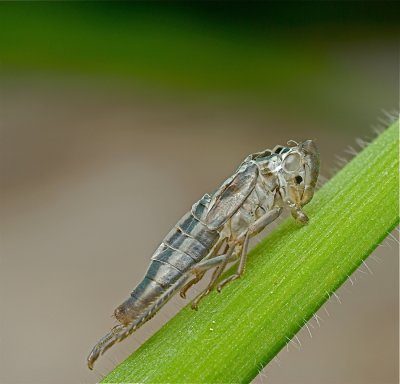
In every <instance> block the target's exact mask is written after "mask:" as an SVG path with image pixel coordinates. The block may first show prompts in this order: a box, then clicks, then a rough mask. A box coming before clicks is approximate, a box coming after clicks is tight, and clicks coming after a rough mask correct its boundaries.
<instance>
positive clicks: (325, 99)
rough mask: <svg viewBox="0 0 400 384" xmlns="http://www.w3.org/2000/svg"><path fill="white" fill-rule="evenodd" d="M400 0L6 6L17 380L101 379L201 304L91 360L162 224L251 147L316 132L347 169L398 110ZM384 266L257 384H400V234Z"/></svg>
mask: <svg viewBox="0 0 400 384" xmlns="http://www.w3.org/2000/svg"><path fill="white" fill-rule="evenodd" d="M397 8H398V7H397V4H396V3H394V2H393V3H392V2H384V3H375V2H368V3H364V2H354V3H342V2H328V3H326V2H317V3H313V2H306V3H296V2H286V3H251V4H250V5H249V4H242V3H202V4H200V3H190V4H183V3H151V4H145V3H135V4H128V3H117V4H112V3H78V4H77V3H75V4H66V3H57V4H49V3H32V4H11V3H1V4H0V132H1V133H0V134H1V136H0V145H1V148H0V151H1V152H0V155H1V163H0V166H1V179H0V182H1V184H0V185H1V190H0V193H1V200H0V214H1V216H0V217H1V222H0V230H1V243H0V252H1V253H0V255H1V259H0V263H1V269H0V281H1V283H0V292H1V295H0V299H1V330H0V340H1V346H0V352H1V355H0V382H1V383H10V384H11V383H71V382H87V383H94V382H96V381H99V380H100V379H101V377H102V376H103V375H104V374H106V373H107V372H108V371H109V370H111V369H112V368H114V366H115V365H116V364H117V363H118V362H121V361H122V360H123V359H124V358H125V357H127V356H128V355H129V353H131V352H132V351H133V350H134V349H135V348H137V347H138V346H139V345H140V343H142V342H143V341H144V340H146V339H147V338H148V337H149V336H150V335H151V334H152V333H153V332H154V331H155V330H157V329H158V328H159V327H160V325H161V324H162V323H163V322H165V321H166V320H167V319H168V317H170V316H171V315H172V313H174V312H175V311H176V310H178V309H179V307H181V306H182V305H183V304H184V303H185V302H184V301H183V300H181V299H178V298H175V299H173V301H172V302H171V303H170V304H169V305H168V307H167V308H165V309H164V310H163V311H162V312H161V313H159V314H158V316H157V317H156V318H154V319H153V320H152V321H151V322H150V323H148V324H146V326H144V327H143V328H142V329H140V330H139V331H138V332H137V333H136V334H134V335H133V336H132V337H130V339H128V340H127V341H125V342H124V343H121V344H120V345H118V346H117V347H115V348H113V349H112V350H110V351H109V352H108V353H107V354H105V355H104V357H103V358H101V359H100V360H99V362H98V365H97V366H96V368H95V372H94V373H93V372H89V371H88V370H87V368H86V366H85V358H86V356H87V354H88V352H89V351H90V349H91V347H92V346H93V344H94V343H95V342H96V341H97V340H98V338H99V337H101V336H102V335H103V334H104V333H105V332H106V331H107V330H108V329H109V328H110V327H111V326H112V325H113V324H114V323H113V319H112V318H111V314H112V312H113V309H114V308H115V307H116V306H117V305H118V304H119V303H120V302H121V301H122V300H124V299H125V298H126V297H127V295H129V292H130V291H131V289H132V288H133V287H134V285H135V284H137V283H138V282H139V280H140V278H141V277H142V275H143V273H144V272H145V269H146V266H147V263H148V261H149V258H150V256H151V254H152V252H153V251H154V250H155V248H156V247H157V245H158V243H159V242H160V241H161V240H162V238H163V236H164V235H165V234H166V233H167V232H168V230H169V229H170V227H171V226H173V225H174V224H175V222H176V221H177V220H178V219H179V218H180V217H181V216H182V215H183V214H184V213H185V212H186V211H187V210H188V209H189V208H190V206H191V204H192V203H193V202H194V201H195V200H197V199H198V198H199V197H201V196H202V194H204V193H205V192H211V191H213V190H214V189H215V188H216V187H217V186H218V185H219V184H220V183H221V182H222V181H223V180H224V179H225V178H226V177H228V176H229V175H230V174H231V173H232V171H233V170H234V169H235V168H236V166H237V165H238V164H239V163H240V161H241V160H242V159H243V158H244V157H245V156H246V155H247V154H248V153H250V152H255V151H259V150H261V149H263V148H266V147H274V146H275V145H276V144H283V143H285V142H286V141H287V140H289V139H294V140H303V139H308V138H311V139H315V140H316V141H317V143H318V146H319V147H320V151H321V157H322V174H323V176H325V177H330V176H331V175H332V174H333V173H334V170H335V169H336V168H338V160H337V158H336V155H340V156H347V158H349V156H348V155H346V154H345V153H344V150H345V149H346V147H347V146H348V145H354V142H355V139H356V138H360V137H361V138H371V137H373V136H374V133H373V127H372V125H378V126H379V125H380V126H382V125H384V124H385V123H384V122H382V121H379V119H380V118H381V119H382V118H383V119H385V114H384V113H383V112H382V110H385V111H392V110H395V109H396V108H398V32H399V28H398V26H397V21H398V20H397V18H396V15H397ZM393 236H395V237H398V232H394V233H393ZM368 266H369V267H370V269H371V270H372V272H373V275H371V274H370V273H369V272H368V270H367V269H366V267H363V268H361V270H359V271H358V272H357V273H356V274H355V276H353V281H354V286H352V285H351V284H350V283H346V284H345V286H343V287H342V288H341V289H340V290H339V291H338V295H339V297H340V301H341V304H339V303H338V302H337V301H336V299H332V300H331V301H330V302H329V303H328V304H327V306H326V309H327V311H326V310H325V309H322V310H321V311H320V312H319V316H320V317H321V321H320V323H321V327H318V325H317V324H316V323H313V325H314V328H311V332H312V336H313V337H312V339H311V338H310V336H309V334H308V331H307V330H302V331H301V333H300V335H299V337H300V340H301V342H302V347H301V349H300V350H297V348H296V347H295V346H294V345H293V344H290V345H289V352H287V350H286V349H285V350H283V351H282V352H281V353H280V354H279V356H278V359H276V360H275V361H273V362H271V363H270V364H269V365H268V367H267V368H266V369H265V370H264V371H263V372H262V374H261V375H260V376H259V377H258V378H257V379H256V380H255V381H256V382H258V383H264V382H268V383H280V384H281V383H282V384H283V383H285V384H286V383H332V384H339V383H344V384H346V383H348V384H356V383H370V384H377V383H382V384H384V383H397V382H398V357H399V355H398V339H399V334H398V312H399V311H398V309H399V307H398V279H399V275H398V270H399V259H398V244H397V243H396V242H395V241H393V240H390V239H389V240H387V241H386V242H385V243H384V244H383V245H382V246H380V247H378V249H377V250H376V251H375V253H374V254H373V255H372V256H371V257H370V258H369V259H368ZM327 312H329V316H328V313H327Z"/></svg>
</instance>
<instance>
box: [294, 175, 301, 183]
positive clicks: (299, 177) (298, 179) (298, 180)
mask: <svg viewBox="0 0 400 384" xmlns="http://www.w3.org/2000/svg"><path fill="white" fill-rule="evenodd" d="M294 179H295V180H296V183H297V184H300V183H301V182H302V181H303V178H302V177H301V176H296V177H295V178H294Z"/></svg>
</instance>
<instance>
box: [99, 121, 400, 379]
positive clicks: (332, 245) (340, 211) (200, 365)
mask: <svg viewBox="0 0 400 384" xmlns="http://www.w3.org/2000/svg"><path fill="white" fill-rule="evenodd" d="M398 146H399V128H398V122H397V123H395V124H393V125H392V126H391V127H390V128H388V129H387V130H386V131H385V132H383V133H382V134H381V135H380V136H379V137H378V138H377V139H376V140H375V141H373V142H372V143H371V144H370V145H368V147H367V148H365V149H364V150H363V151H362V152H361V153H359V154H358V155H357V156H356V157H355V158H354V159H353V160H352V161H351V162H350V163H348V164H347V165H346V166H345V167H344V168H343V169H342V170H341V171H340V172H339V173H338V174H337V175H336V176H334V177H333V178H332V179H331V180H330V181H329V182H328V183H327V184H325V185H324V187H323V188H322V189H321V190H320V191H318V193H317V194H316V195H315V197H314V199H313V201H312V202H311V203H310V204H309V205H308V206H307V207H306V212H307V214H308V215H309V217H310V223H309V224H308V225H307V226H300V225H298V224H296V223H294V221H293V220H292V219H288V220H286V221H285V222H284V223H283V224H282V225H280V226H279V227H278V228H277V229H276V230H275V231H273V232H272V233H271V234H270V235H269V236H268V237H267V238H266V239H265V240H264V241H262V243H261V244H259V245H258V246H257V247H256V248H255V249H254V250H253V251H252V252H251V253H250V255H249V257H248V265H247V270H246V273H245V275H244V277H243V278H242V279H239V280H238V281H236V282H233V283H231V284H230V285H228V286H227V287H226V288H225V289H224V290H223V291H222V293H221V294H218V293H212V294H210V295H209V297H207V298H206V299H205V300H204V301H203V302H201V304H200V308H199V310H198V312H195V311H193V310H191V309H190V308H189V307H186V308H184V309H183V310H181V311H180V312H179V313H178V314H177V315H176V316H175V317H174V318H173V319H171V320H170V321H169V322H168V323H167V324H166V325H165V326H164V327H162V329H161V330H160V331H158V332H157V333H156V334H155V335H154V336H153V337H151V338H150V339H149V340H148V341H147V342H146V343H144V344H143V345H142V346H141V347H140V348H139V349H138V350H137V351H136V352H134V353H133V354H132V355H131V356H130V357H129V358H128V359H127V360H125V361H124V362H123V363H122V364H120V365H119V366H118V367H117V368H115V369H114V371H112V372H111V373H110V374H109V375H108V376H106V377H105V378H104V380H103V382H104V383H116V382H147V383H150V382H151V383H165V382H170V383H183V382H185V383H205V382H208V383H217V382H225V383H233V382H241V383H244V382H249V381H250V380H251V379H252V378H254V377H255V376H256V375H257V374H258V372H259V371H260V369H261V368H262V367H263V366H265V365H266V364H267V363H268V362H269V361H271V359H272V358H273V357H274V356H275V355H276V354H277V353H278V352H279V351H280V350H281V349H282V347H284V346H285V344H286V343H287V341H288V339H291V338H292V337H293V336H294V335H295V334H296V333H297V332H298V331H299V330H300V328H302V327H303V326H304V324H305V322H306V321H307V320H308V319H310V318H311V317H312V315H313V314H314V313H315V312H316V311H317V310H318V308H320V307H321V306H322V305H323V304H324V303H325V302H326V301H327V299H328V298H329V295H330V294H331V293H332V292H334V291H335V290H336V289H337V288H338V287H339V286H340V285H341V284H343V283H344V282H345V281H346V279H347V278H348V276H350V275H351V273H352V272H354V271H355V270H356V269H357V268H358V267H359V265H360V264H361V263H362V262H363V260H364V259H366V258H367V257H368V255H369V254H371V252H372V251H373V250H374V249H375V248H376V247H377V245H378V244H379V243H380V242H382V240H383V239H384V238H385V237H386V236H387V234H388V233H389V231H391V230H392V229H393V228H394V227H395V226H396V225H397V224H398V222H399V200H398V181H399V176H398V166H399V160H398V148H399V147H398ZM371 310H373V309H371Z"/></svg>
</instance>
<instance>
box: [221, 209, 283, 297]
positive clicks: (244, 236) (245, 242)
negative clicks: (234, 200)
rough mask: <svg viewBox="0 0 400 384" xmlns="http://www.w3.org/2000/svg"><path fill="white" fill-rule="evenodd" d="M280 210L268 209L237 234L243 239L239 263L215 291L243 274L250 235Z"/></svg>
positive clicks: (259, 230) (268, 221)
mask: <svg viewBox="0 0 400 384" xmlns="http://www.w3.org/2000/svg"><path fill="white" fill-rule="evenodd" d="M281 212H282V208H273V209H271V210H270V211H268V212H267V213H266V214H265V215H263V216H261V217H260V218H259V219H257V220H256V221H255V222H254V223H253V224H252V225H250V226H249V228H248V229H247V231H245V232H244V233H243V234H242V235H240V236H239V238H238V240H240V239H243V240H242V241H243V243H242V249H241V254H240V259H239V264H238V267H237V270H236V272H235V273H234V274H233V275H231V276H229V277H227V278H226V279H224V280H222V281H221V282H220V283H219V284H218V287H217V291H218V292H221V290H222V288H223V287H224V286H225V285H226V284H228V283H230V282H232V281H234V280H236V279H238V278H239V277H240V276H242V275H243V273H244V271H245V268H246V258H247V249H248V245H249V240H250V237H252V236H254V235H256V234H257V233H259V232H261V231H262V230H263V229H264V228H265V227H266V226H267V225H268V224H270V223H272V222H273V221H274V220H275V219H276V218H277V217H278V216H279V215H280V214H281Z"/></svg>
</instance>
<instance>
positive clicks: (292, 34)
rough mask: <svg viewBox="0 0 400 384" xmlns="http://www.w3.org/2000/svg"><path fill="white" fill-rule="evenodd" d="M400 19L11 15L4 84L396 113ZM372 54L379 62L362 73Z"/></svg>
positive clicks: (167, 12)
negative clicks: (34, 81)
mask: <svg viewBox="0 0 400 384" xmlns="http://www.w3.org/2000/svg"><path fill="white" fill-rule="evenodd" d="M398 9H399V7H398V4H397V2H349V3H347V2H323V1H320V2H283V3H282V2H264V3H262V2H250V3H236V2H235V3H228V2H220V3H212V2H205V3H203V2H201V3H200V2H198V3H197V2H191V3H184V2H182V3H164V2H161V3H158V2H150V3H119V2H118V3H109V2H102V3H97V2H96V3H92V2H86V3H23V4H21V3H1V4H0V25H1V27H0V50H1V52H0V55H1V59H0V74H1V73H3V74H6V75H9V74H15V73H17V74H18V73H21V72H25V73H26V72H28V73H36V74H43V73H44V74H79V75H85V76H87V75H90V76H96V77H104V78H108V79H111V80H112V81H121V80H122V81H123V82H125V83H126V82H128V83H131V84H132V86H133V87H136V88H137V87H141V88H151V89H153V90H154V89H155V90H160V91H163V92H165V91H166V92H174V93H176V92H178V93H180V92H184V93H185V94H188V93H190V94H192V95H193V94H195V95H196V96H197V97H198V96H199V95H205V96H206V97H208V96H209V95H210V94H211V95H221V94H222V95H224V97H227V96H229V97H235V98H238V97H239V98H241V99H243V98H244V99H250V100H251V101H252V102H253V103H256V104H257V103H260V104H263V103H265V102H268V103H269V104H271V103H272V104H275V105H280V106H282V105H284V106H285V108H289V109H290V110H297V112H299V111H305V112H306V113H307V114H309V113H310V112H311V111H313V113H314V114H316V115H320V116H324V115H325V114H327V113H328V114H330V113H332V107H334V110H336V112H337V114H340V111H344V112H345V113H349V114H351V113H354V114H356V115H358V114H362V113H363V111H364V109H367V110H371V108H374V106H373V102H371V100H376V99H379V100H381V106H380V107H381V108H387V109H390V108H393V107H395V106H396V105H397V103H396V98H397V97H396V95H397V82H396V81H395V80H396V76H397V75H396V74H397V54H398V52H397V51H398V50H397V49H396V46H397V41H398V37H399V26H398V25H399V23H398ZM343 51H345V52H347V53H348V55H347V56H346V57H348V58H349V59H348V60H347V61H346V60H342V56H341V53H342V52H343ZM368 51H370V52H371V51H373V52H376V62H372V63H371V61H370V58H369V57H368V55H367V56H366V59H367V62H364V61H363V59H364V56H365V53H366V52H368ZM379 55H382V56H381V57H379ZM381 61H385V62H386V65H383V69H382V68H380V66H381ZM388 62H389V64H388ZM391 65H392V67H393V70H392V71H389V73H388V70H387V68H388V67H390V66H391ZM350 111H352V112H350ZM373 113H374V114H375V115H376V114H377V113H379V109H375V110H374V111H373Z"/></svg>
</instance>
